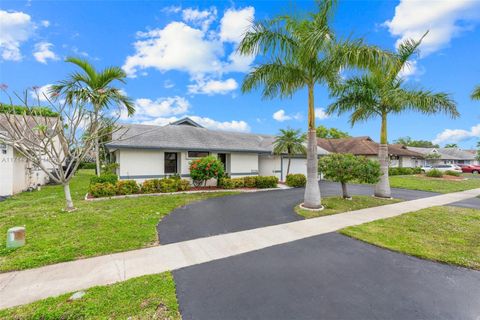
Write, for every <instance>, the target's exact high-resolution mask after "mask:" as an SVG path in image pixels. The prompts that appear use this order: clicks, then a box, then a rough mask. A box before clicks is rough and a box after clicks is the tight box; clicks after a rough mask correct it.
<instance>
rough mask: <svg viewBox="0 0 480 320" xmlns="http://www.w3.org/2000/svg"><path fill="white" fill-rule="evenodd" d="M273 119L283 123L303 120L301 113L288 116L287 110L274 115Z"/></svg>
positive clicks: (281, 110)
mask: <svg viewBox="0 0 480 320" xmlns="http://www.w3.org/2000/svg"><path fill="white" fill-rule="evenodd" d="M272 118H273V119H274V120H277V121H279V122H283V121H288V120H292V119H295V120H300V119H301V118H302V115H301V114H300V113H296V114H293V115H292V114H291V115H287V114H286V113H285V110H283V109H280V110H278V111H276V112H274V113H273V115H272Z"/></svg>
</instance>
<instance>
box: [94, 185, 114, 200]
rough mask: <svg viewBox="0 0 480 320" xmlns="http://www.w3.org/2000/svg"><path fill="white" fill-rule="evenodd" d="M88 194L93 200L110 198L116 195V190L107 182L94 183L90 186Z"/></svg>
mask: <svg viewBox="0 0 480 320" xmlns="http://www.w3.org/2000/svg"><path fill="white" fill-rule="evenodd" d="M88 193H89V194H90V195H91V196H93V197H95V198H101V197H111V196H114V195H115V194H116V193H117V189H116V188H115V186H114V185H113V184H111V183H108V182H102V183H94V184H91V185H90V188H89V190H88Z"/></svg>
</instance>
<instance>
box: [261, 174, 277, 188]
mask: <svg viewBox="0 0 480 320" xmlns="http://www.w3.org/2000/svg"><path fill="white" fill-rule="evenodd" d="M277 184H278V178H277V177H275V176H258V177H257V188H259V189H265V188H276V187H277Z"/></svg>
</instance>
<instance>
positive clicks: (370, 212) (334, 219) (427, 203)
mask: <svg viewBox="0 0 480 320" xmlns="http://www.w3.org/2000/svg"><path fill="white" fill-rule="evenodd" d="M479 195H480V189H473V190H468V191H463V192H456V193H450V194H444V195H439V196H434V197H429V198H423V199H417V200H412V201H406V202H400V203H395V204H390V205H386V206H380V207H375V208H368V209H362V210H357V211H351V212H346V213H341V214H337V215H331V216H326V217H320V218H315V219H309V220H302V221H295V222H290V223H285V224H280V225H274V226H269V227H264V228H258V229H252V230H245V231H240V232H234V233H228V234H223V235H218V236H212V237H207V238H200V239H194V240H189V241H184V242H178V243H172V244H168V245H163V246H158V247H152V248H146V249H140V250H134V251H128V252H123V253H117V254H112V255H106V256H100V257H95V258H89V259H84V260H77V261H71V262H66V263H60V264H55V265H50V266H46V267H41V268H37V269H30V270H25V271H18V272H9V273H3V274H0V308H7V307H12V306H16V305H20V304H25V303H29V302H32V301H35V300H39V299H43V298H46V297H50V296H57V295H60V294H62V293H67V292H70V291H77V290H80V289H86V288H89V287H92V286H96V285H106V284H111V283H115V282H119V281H124V280H127V279H130V278H134V277H138V276H141V275H146V274H155V273H160V272H164V271H168V270H175V269H179V268H183V267H187V266H192V265H195V264H199V263H204V262H209V261H212V260H216V259H222V258H227V257H230V256H234V255H238V254H242V253H246V252H250V251H254V250H259V249H263V248H266V247H270V246H274V245H279V244H284V243H287V242H291V241H295V240H300V239H303V238H307V237H312V236H315V235H320V234H324V233H328V232H333V231H336V230H339V229H342V228H345V227H348V226H353V225H358V224H362V223H365V222H370V221H374V220H378V219H383V218H389V217H394V216H397V215H401V214H403V213H407V212H412V211H417V210H420V209H424V208H428V207H432V206H441V205H446V204H449V203H453V202H457V201H461V200H465V199H469V198H472V197H476V196H479Z"/></svg>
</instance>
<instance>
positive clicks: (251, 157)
mask: <svg viewBox="0 0 480 320" xmlns="http://www.w3.org/2000/svg"><path fill="white" fill-rule="evenodd" d="M230 175H231V176H232V177H244V176H251V175H258V153H240V152H232V153H230Z"/></svg>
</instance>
